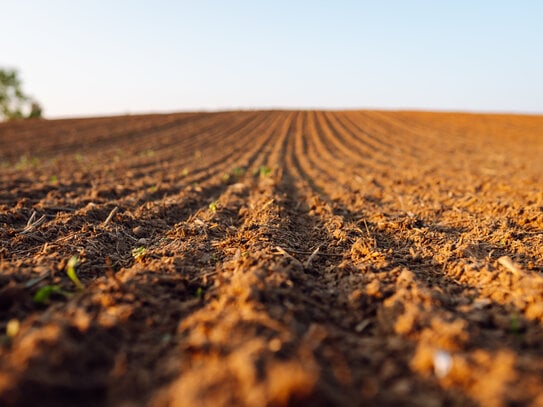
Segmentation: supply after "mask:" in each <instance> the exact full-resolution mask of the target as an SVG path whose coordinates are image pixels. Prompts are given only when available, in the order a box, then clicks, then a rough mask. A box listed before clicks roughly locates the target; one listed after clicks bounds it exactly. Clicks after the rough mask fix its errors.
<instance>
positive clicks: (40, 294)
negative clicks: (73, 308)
mask: <svg viewBox="0 0 543 407" xmlns="http://www.w3.org/2000/svg"><path fill="white" fill-rule="evenodd" d="M53 294H60V295H63V296H64V297H69V296H70V293H68V292H66V291H64V290H63V289H62V288H61V287H60V286H58V285H46V286H45V287H42V288H40V289H39V290H38V291H36V294H34V298H33V300H34V302H35V303H36V304H47V303H48V302H49V300H50V299H51V296H52V295H53Z"/></svg>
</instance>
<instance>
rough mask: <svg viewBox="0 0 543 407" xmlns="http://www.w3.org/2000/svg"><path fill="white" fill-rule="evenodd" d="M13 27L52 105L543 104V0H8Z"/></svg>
mask: <svg viewBox="0 0 543 407" xmlns="http://www.w3.org/2000/svg"><path fill="white" fill-rule="evenodd" d="M0 38H1V39H2V40H1V41H0V66H2V67H13V68H17V69H19V71H20V73H21V77H22V79H23V81H24V89H25V90H26V91H27V93H30V94H32V95H33V96H35V97H36V98H37V99H38V100H39V101H40V102H41V103H42V105H43V106H44V108H45V115H46V117H61V116H90V115H102V114H119V113H121V114H122V113H138V112H165V111H178V110H201V109H206V110H210V109H213V110H214V109H233V108H269V107H284V108H311V107H322V108H373V109H379V108H384V109H425V110H462V111H508V112H526V113H543V1H541V0H532V1H529V0H515V1H514V0H507V1H506V0H470V1H467V0H456V1H452V0H447V1H445V0H443V1H439V0H434V1H420V0H412V1H408V0H397V1H392V0H388V1H387V0H383V1H379V0H372V1H369V0H368V1H362V0H361V1H332V0H329V1H318V0H314V1H296V0H291V1H286V0H285V1H283V0H275V1H255V0H253V1H232V0H230V1H226V0H224V1H211V0H200V1H165V0H155V1H150V0H148V1H120V0H117V1H115V0H109V1H101V0H87V1H78V0H77V1H74V0H48V1H42V0H11V1H7V0H0Z"/></svg>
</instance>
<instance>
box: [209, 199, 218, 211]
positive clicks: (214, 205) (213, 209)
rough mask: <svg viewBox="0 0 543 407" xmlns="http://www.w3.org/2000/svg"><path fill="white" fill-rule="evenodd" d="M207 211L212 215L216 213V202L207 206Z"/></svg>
mask: <svg viewBox="0 0 543 407" xmlns="http://www.w3.org/2000/svg"><path fill="white" fill-rule="evenodd" d="M209 210H210V211H211V212H213V213H215V212H217V201H213V202H211V203H210V204H209Z"/></svg>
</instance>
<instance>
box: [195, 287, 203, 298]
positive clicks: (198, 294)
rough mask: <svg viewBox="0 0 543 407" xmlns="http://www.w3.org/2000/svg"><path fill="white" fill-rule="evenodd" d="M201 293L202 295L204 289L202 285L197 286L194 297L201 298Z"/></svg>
mask: <svg viewBox="0 0 543 407" xmlns="http://www.w3.org/2000/svg"><path fill="white" fill-rule="evenodd" d="M202 295H204V290H203V288H202V287H198V289H197V290H196V298H198V299H201V298H202Z"/></svg>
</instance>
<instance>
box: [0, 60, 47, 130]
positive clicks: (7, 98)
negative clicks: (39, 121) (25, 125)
mask: <svg viewBox="0 0 543 407" xmlns="http://www.w3.org/2000/svg"><path fill="white" fill-rule="evenodd" d="M25 111H28V113H27V114H25ZM41 115H42V108H41V106H40V104H39V103H38V102H37V101H35V100H33V99H32V98H31V97H29V96H27V95H25V94H24V93H23V91H22V89H21V80H20V79H19V74H18V72H17V71H16V70H14V69H1V68H0V120H13V119H24V118H40V117H41Z"/></svg>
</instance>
